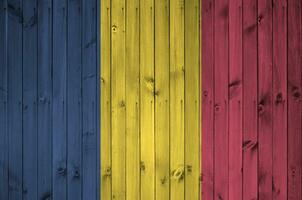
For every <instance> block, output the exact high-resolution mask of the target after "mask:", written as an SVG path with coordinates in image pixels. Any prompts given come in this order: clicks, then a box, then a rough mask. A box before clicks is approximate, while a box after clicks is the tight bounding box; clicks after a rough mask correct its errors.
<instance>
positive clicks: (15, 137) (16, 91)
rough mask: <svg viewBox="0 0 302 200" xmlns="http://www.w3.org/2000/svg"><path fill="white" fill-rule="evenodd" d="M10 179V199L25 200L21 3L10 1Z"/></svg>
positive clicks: (8, 40)
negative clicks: (23, 194)
mask: <svg viewBox="0 0 302 200" xmlns="http://www.w3.org/2000/svg"><path fill="white" fill-rule="evenodd" d="M7 23H8V24H7V32H8V34H7V52H8V117H7V118H8V140H9V141H8V145H9V147H8V150H9V159H8V170H9V171H8V179H9V183H8V184H9V185H8V187H9V199H10V200H19V199H22V192H23V191H22V190H23V188H22V177H23V174H22V164H23V163H22V153H23V152H22V138H23V133H22V110H23V109H22V107H23V101H22V23H23V19H22V2H21V1H20V0H8V22H7Z"/></svg>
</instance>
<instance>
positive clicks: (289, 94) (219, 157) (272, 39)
mask: <svg viewBox="0 0 302 200" xmlns="http://www.w3.org/2000/svg"><path fill="white" fill-rule="evenodd" d="M223 8H224V9H223ZM202 12H203V22H202V23H203V29H202V31H203V34H202V41H203V52H204V53H203V62H202V64H203V65H202V69H203V78H204V79H203V83H204V84H203V85H202V90H203V102H202V106H203V109H202V114H203V118H202V123H203V124H202V125H203V138H202V139H203V144H204V145H203V157H202V162H203V168H202V169H203V185H202V186H203V195H204V196H203V197H204V198H206V199H216V198H218V199H242V200H243V199H300V198H301V195H302V193H301V190H302V188H301V167H302V166H301V165H302V164H301V159H302V157H301V148H302V145H301V134H300V132H301V105H300V104H301V99H300V98H301V97H300V96H301V83H302V82H301V58H302V57H301V56H302V54H301V53H302V52H301V41H302V40H301V38H302V35H301V33H302V29H301V20H302V14H301V13H302V9H301V1H298V0H273V1H270V0H268V1H266V0H264V1H262V0H261V1H260V0H258V1H254V0H247V1H241V0H234V1H227V0H226V1H220V0H214V1H209V0H205V1H203V9H202ZM211 13H215V14H214V17H212V15H213V14H211ZM213 24H214V28H213ZM226 65H228V66H227V67H225V66H226ZM213 66H214V67H213ZM224 67H225V68H226V69H225V68H224ZM213 68H214V71H213V70H212V69H213ZM226 87H228V91H226V89H225V88H226ZM226 97H228V100H229V102H228V106H226V107H225V108H224V107H223V106H222V105H223V104H222V103H221V102H223V101H224V100H225V98H226ZM212 99H215V106H214V108H212V107H211V106H212V105H211V100H212ZM212 112H214V113H215V115H214V118H213V116H212V115H211V113H212ZM221 113H222V114H223V115H221ZM213 124H214V129H213V128H212V127H213ZM213 141H214V142H213ZM226 141H227V142H228V143H225V142H226ZM225 163H228V165H226V164H225ZM225 166H227V167H225ZM211 178H213V179H214V183H213V181H212V179H211ZM225 182H227V183H225ZM213 185H214V187H212V186H213ZM213 195H215V196H213Z"/></svg>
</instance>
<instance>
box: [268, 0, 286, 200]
mask: <svg viewBox="0 0 302 200" xmlns="http://www.w3.org/2000/svg"><path fill="white" fill-rule="evenodd" d="M273 3H274V4H273V5H274V6H273V141H272V143H273V169H272V171H273V183H272V184H273V186H272V187H273V199H276V200H278V199H280V200H281V199H288V198H287V191H288V190H287V189H288V188H287V180H288V178H287V149H288V143H287V123H288V122H287V102H288V101H287V99H288V98H287V80H288V79H287V57H288V53H287V2H286V1H284V0H276V1H273Z"/></svg>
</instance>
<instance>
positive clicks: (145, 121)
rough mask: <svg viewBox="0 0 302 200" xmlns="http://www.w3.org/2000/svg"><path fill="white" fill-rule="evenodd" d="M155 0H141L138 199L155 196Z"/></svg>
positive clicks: (148, 199) (149, 199)
mask: <svg viewBox="0 0 302 200" xmlns="http://www.w3.org/2000/svg"><path fill="white" fill-rule="evenodd" d="M154 86H155V79H154V0H144V1H140V111H141V113H140V114H141V116H140V126H141V127H140V136H141V137H140V140H141V199H144V200H153V199H154V191H155V190H154V189H155V187H154V182H155V180H154V177H155V152H154V149H155V147H154V135H155V134H154V92H155V87H154Z"/></svg>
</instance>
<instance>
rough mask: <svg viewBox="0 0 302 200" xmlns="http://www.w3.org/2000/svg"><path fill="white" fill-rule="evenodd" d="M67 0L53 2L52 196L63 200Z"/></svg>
mask: <svg viewBox="0 0 302 200" xmlns="http://www.w3.org/2000/svg"><path fill="white" fill-rule="evenodd" d="M66 90H67V1H66V0H54V1H53V91H52V92H53V93H52V98H53V124H52V125H53V126H52V134H53V198H54V199H67V178H66V176H67V91H66Z"/></svg>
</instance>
